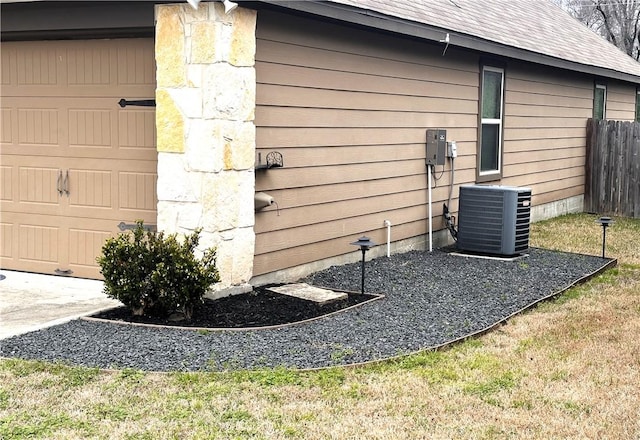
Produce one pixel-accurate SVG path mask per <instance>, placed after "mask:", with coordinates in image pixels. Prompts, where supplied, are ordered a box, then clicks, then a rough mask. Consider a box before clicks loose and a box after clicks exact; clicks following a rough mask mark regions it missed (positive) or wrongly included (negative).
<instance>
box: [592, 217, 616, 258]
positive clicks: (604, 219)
mask: <svg viewBox="0 0 640 440" xmlns="http://www.w3.org/2000/svg"><path fill="white" fill-rule="evenodd" d="M596 222H597V223H600V225H602V258H605V256H604V250H605V247H606V243H607V227H609V226H611V225H612V224H614V223H615V222H614V221H613V220H611V217H600V218H599V219H598V220H596Z"/></svg>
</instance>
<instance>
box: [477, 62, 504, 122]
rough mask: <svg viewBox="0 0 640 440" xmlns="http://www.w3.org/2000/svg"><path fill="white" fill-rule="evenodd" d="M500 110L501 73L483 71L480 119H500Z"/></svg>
mask: <svg viewBox="0 0 640 440" xmlns="http://www.w3.org/2000/svg"><path fill="white" fill-rule="evenodd" d="M501 110H502V72H494V71H491V70H485V71H484V80H483V84H482V118H483V119H500V117H501V116H502V115H501V114H500V113H501Z"/></svg>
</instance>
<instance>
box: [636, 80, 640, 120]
mask: <svg viewBox="0 0 640 440" xmlns="http://www.w3.org/2000/svg"><path fill="white" fill-rule="evenodd" d="M636 122H640V87H639V88H637V89H636Z"/></svg>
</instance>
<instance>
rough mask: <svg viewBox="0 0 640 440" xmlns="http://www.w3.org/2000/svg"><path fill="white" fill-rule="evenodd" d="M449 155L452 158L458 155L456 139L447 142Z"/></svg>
mask: <svg viewBox="0 0 640 440" xmlns="http://www.w3.org/2000/svg"><path fill="white" fill-rule="evenodd" d="M447 157H450V158H452V159H455V158H456V157H458V145H457V144H456V141H451V142H447Z"/></svg>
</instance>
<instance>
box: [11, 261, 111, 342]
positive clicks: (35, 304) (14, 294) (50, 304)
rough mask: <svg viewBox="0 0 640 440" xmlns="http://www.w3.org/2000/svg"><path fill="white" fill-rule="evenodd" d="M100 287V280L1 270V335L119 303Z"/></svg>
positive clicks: (54, 323)
mask: <svg viewBox="0 0 640 440" xmlns="http://www.w3.org/2000/svg"><path fill="white" fill-rule="evenodd" d="M3 277H4V278H3ZM102 288H103V283H102V281H96V280H84V279H80V278H69V277H60V276H52V275H40V274H33V273H26V272H15V271H7V270H0V339H5V338H8V337H11V336H15V335H19V334H23V333H28V332H31V331H34V330H38V329H41V328H45V327H50V326H52V325H57V324H61V323H63V322H67V321H70V320H72V319H76V318H78V317H80V316H85V315H90V314H92V313H95V312H97V311H100V310H104V309H107V308H110V307H115V306H118V305H121V304H120V302H118V301H116V300H113V299H110V298H108V297H107V296H106V295H105V294H104V293H103V292H102Z"/></svg>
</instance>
